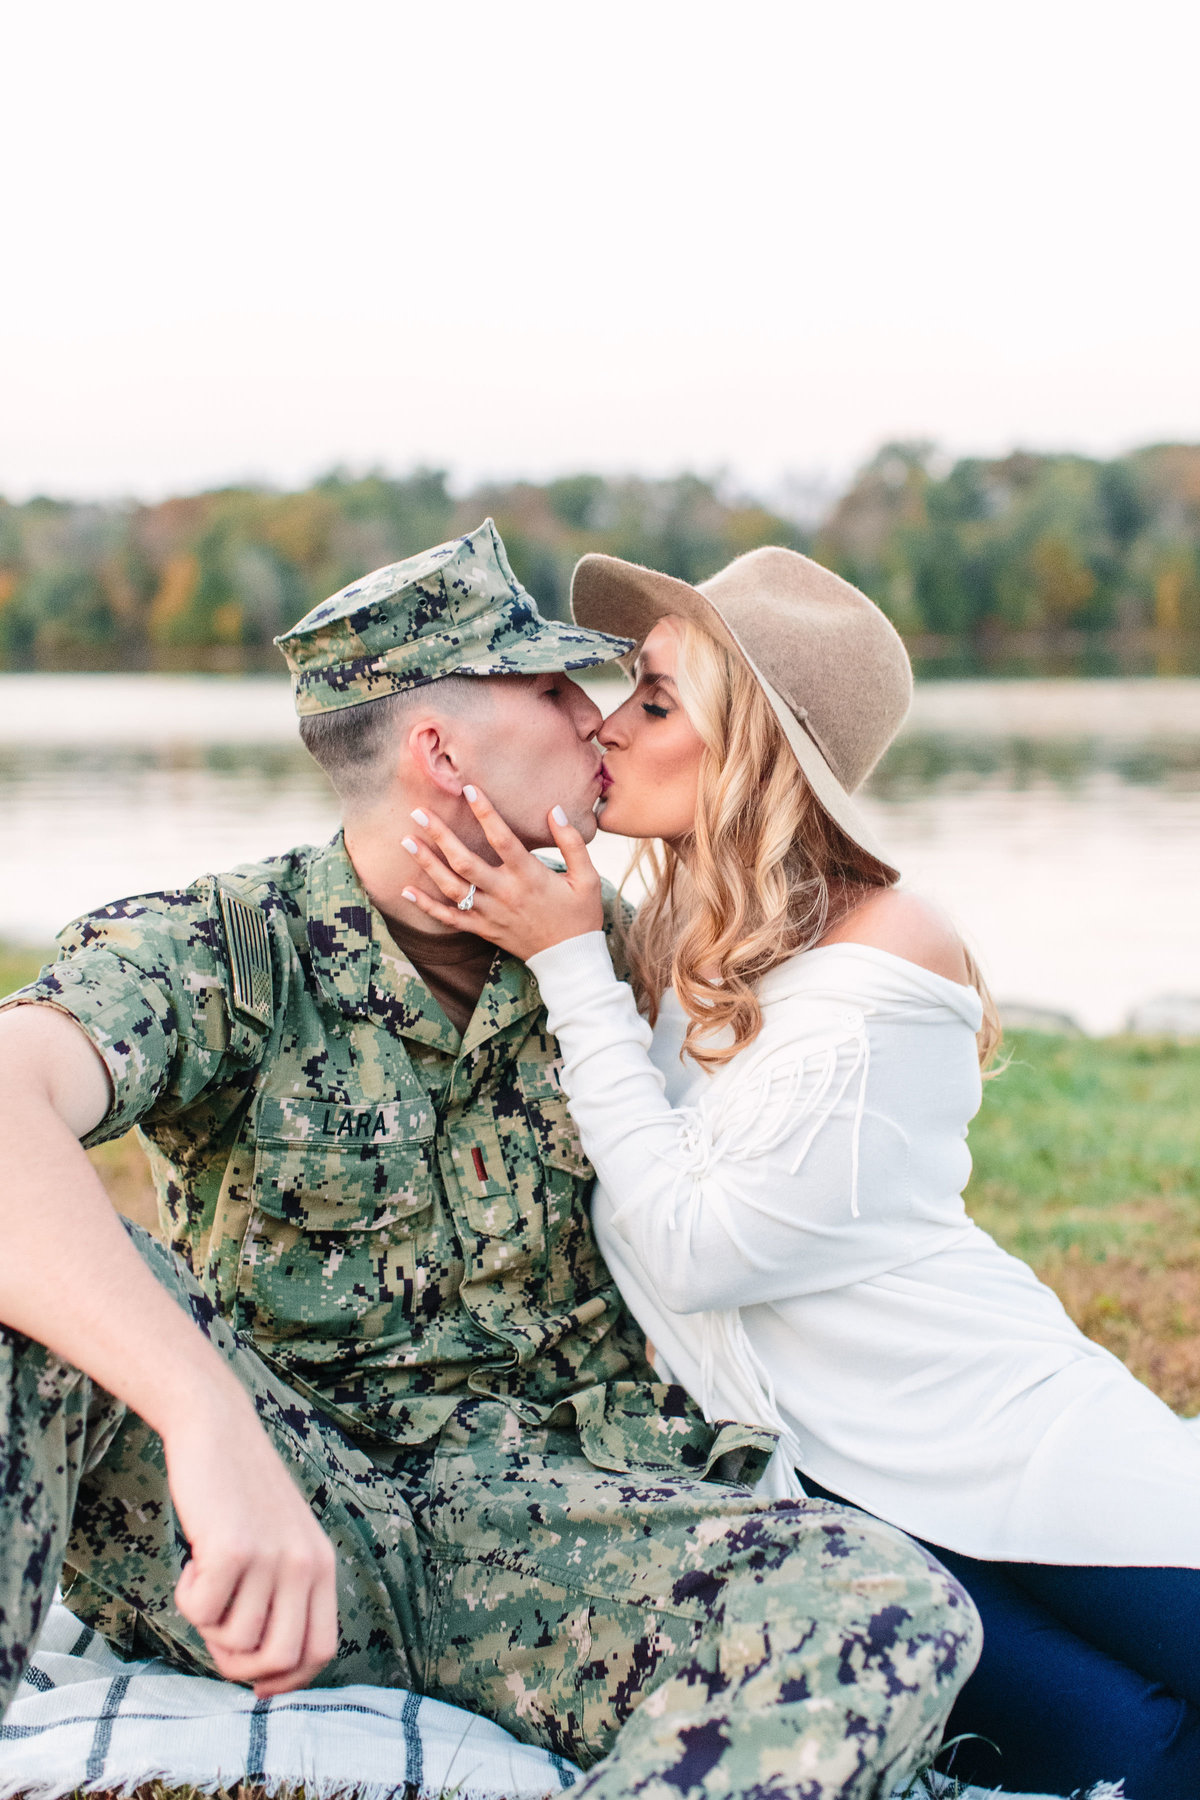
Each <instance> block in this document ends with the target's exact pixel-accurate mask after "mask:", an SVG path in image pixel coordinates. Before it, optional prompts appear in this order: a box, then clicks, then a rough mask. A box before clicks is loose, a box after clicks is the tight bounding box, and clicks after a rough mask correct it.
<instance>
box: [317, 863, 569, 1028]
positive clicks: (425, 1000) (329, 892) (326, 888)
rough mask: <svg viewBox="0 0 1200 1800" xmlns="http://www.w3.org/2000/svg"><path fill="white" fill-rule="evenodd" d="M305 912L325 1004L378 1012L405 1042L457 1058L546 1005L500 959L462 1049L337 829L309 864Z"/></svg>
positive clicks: (522, 971) (522, 970)
mask: <svg viewBox="0 0 1200 1800" xmlns="http://www.w3.org/2000/svg"><path fill="white" fill-rule="evenodd" d="M305 911H306V918H307V927H306V928H307V932H308V944H309V950H310V953H311V956H312V970H313V979H314V981H315V982H316V985H317V987H318V988H319V989H320V992H321V994H322V997H323V998H324V999H325V1001H326V1002H327V1004H329V1005H331V1006H333V1007H334V1008H336V1010H337V1011H339V1012H341V1013H344V1014H349V1015H354V1016H358V1017H362V1016H365V1015H366V1014H369V1013H373V1014H375V1016H376V1017H378V1018H380V1019H381V1020H382V1021H383V1022H385V1023H386V1025H387V1026H388V1028H389V1029H390V1030H393V1031H396V1032H398V1033H399V1034H400V1036H402V1037H407V1038H416V1039H417V1040H419V1041H420V1042H421V1043H423V1044H429V1045H431V1046H432V1047H433V1048H434V1049H435V1050H443V1051H445V1052H446V1053H447V1054H448V1055H450V1056H454V1055H457V1054H460V1053H462V1052H466V1051H469V1050H473V1049H474V1048H475V1046H476V1045H477V1044H482V1043H483V1042H485V1041H486V1039H488V1038H490V1037H494V1036H495V1035H496V1033H497V1032H499V1031H503V1030H504V1029H505V1027H506V1026H508V1025H511V1024H513V1023H514V1022H515V1021H516V1020H517V1019H521V1018H524V1017H526V1015H527V1014H529V1013H531V1012H535V1011H536V1010H537V1008H538V1007H539V1006H540V1005H541V996H540V995H539V993H538V990H537V986H536V984H535V982H534V979H533V976H532V975H531V974H530V973H529V970H528V969H527V968H526V967H525V965H524V963H522V962H518V961H517V960H516V958H515V957H512V956H501V957H500V958H499V959H498V961H497V962H496V963H495V964H493V966H492V972H491V976H490V978H489V980H488V983H487V986H486V987H485V988H484V990H483V992H482V994H481V995H480V996H479V1002H478V1004H477V1006H476V1008H475V1011H474V1014H473V1015H472V1017H471V1020H470V1023H469V1024H468V1026H467V1030H466V1035H465V1037H464V1038H463V1039H462V1041H461V1043H460V1041H459V1036H458V1033H457V1031H456V1030H455V1029H454V1026H453V1025H452V1024H451V1022H450V1020H449V1019H448V1018H447V1017H446V1015H445V1013H444V1012H443V1011H442V1009H441V1007H440V1006H439V1005H438V1003H437V1001H436V1000H435V999H434V998H433V995H432V994H431V993H430V992H429V989H428V988H427V987H426V986H425V983H424V981H423V980H422V979H421V976H420V974H419V972H418V971H417V970H416V969H415V968H414V967H413V965H412V963H411V962H409V960H408V958H407V957H406V956H404V955H403V954H402V953H401V951H400V950H399V949H398V948H397V947H396V945H395V944H393V942H392V939H391V936H390V934H389V933H388V929H387V926H386V925H385V924H384V922H383V919H382V918H381V917H380V914H379V913H378V912H377V911H376V909H375V908H374V907H373V906H372V905H371V902H370V899H369V898H368V896H367V893H366V890H365V888H364V887H363V885H362V882H361V881H360V880H359V878H358V875H357V873H356V871H355V868H354V865H353V863H352V862H351V861H350V858H349V856H348V855H347V853H346V845H345V841H344V839H343V837H342V834H341V832H340V831H339V832H338V834H337V836H336V837H335V838H334V839H333V840H332V842H331V843H329V844H326V845H325V846H324V847H323V848H322V849H320V850H318V851H317V853H316V855H315V856H314V857H313V859H312V861H311V862H310V864H309V868H308V881H307V888H306V908H305Z"/></svg>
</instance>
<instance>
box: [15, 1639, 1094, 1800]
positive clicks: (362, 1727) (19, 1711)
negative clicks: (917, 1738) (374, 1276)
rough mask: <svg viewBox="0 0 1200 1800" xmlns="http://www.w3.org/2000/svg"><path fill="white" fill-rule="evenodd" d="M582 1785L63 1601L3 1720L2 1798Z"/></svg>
mask: <svg viewBox="0 0 1200 1800" xmlns="http://www.w3.org/2000/svg"><path fill="white" fill-rule="evenodd" d="M578 1778H579V1771H578V1770H577V1769H576V1768H574V1767H573V1765H572V1764H571V1763H568V1762H566V1761H564V1759H563V1758H562V1757H560V1756H553V1755H551V1754H550V1753H549V1752H547V1751H545V1750H535V1749H532V1748H531V1747H530V1746H529V1745H528V1744H522V1743H519V1742H518V1741H517V1739H516V1738H514V1737H510V1736H509V1734H508V1732H506V1731H502V1730H501V1728H500V1726H498V1725H493V1724H492V1723H491V1722H490V1721H489V1720H487V1719H480V1718H477V1717H475V1716H474V1714H472V1713H466V1712H461V1711H460V1710H459V1709H458V1708H457V1707H454V1706H445V1705H443V1703H442V1702H441V1701H439V1700H427V1699H423V1698H422V1697H421V1696H420V1695H419V1694H412V1693H407V1692H405V1691H404V1690H403V1689H399V1688H376V1687H346V1688H309V1689H307V1690H305V1691H304V1692H301V1693H292V1694H279V1695H277V1696H276V1697H275V1698H274V1699H272V1700H256V1699H255V1698H254V1695H253V1694H252V1693H251V1692H250V1691H249V1690H248V1689H247V1688H241V1687H234V1686H233V1685H232V1683H229V1682H225V1681H205V1680H202V1679H200V1678H199V1677H197V1676H193V1675H180V1674H178V1673H177V1672H176V1671H175V1670H173V1669H170V1668H168V1667H167V1665H166V1664H165V1663H160V1662H137V1663H127V1662H122V1660H121V1658H120V1657H119V1656H117V1655H116V1654H115V1652H114V1651H112V1650H110V1649H109V1647H108V1645H107V1644H106V1643H105V1642H104V1640H103V1639H102V1638H99V1637H97V1636H96V1634H95V1632H93V1631H91V1630H89V1629H88V1627H87V1626H86V1625H81V1624H80V1623H79V1620H78V1619H76V1618H74V1617H73V1616H72V1615H71V1613H69V1612H68V1611H67V1609H66V1607H65V1606H61V1605H58V1606H55V1607H54V1608H53V1610H52V1611H51V1613H50V1616H49V1618H48V1619H47V1621H46V1626H45V1629H44V1631H43V1632H42V1636H41V1639H40V1641H39V1644H38V1653H37V1656H36V1657H35V1658H34V1661H33V1664H32V1666H31V1667H30V1668H29V1670H28V1671H27V1673H26V1675H25V1679H24V1681H23V1682H22V1684H21V1689H20V1692H19V1694H18V1697H17V1698H16V1700H14V1702H13V1704H12V1706H11V1707H10V1708H9V1711H8V1714H7V1717H6V1718H5V1719H4V1721H3V1723H2V1724H0V1800H11V1797H12V1796H16V1795H28V1796H30V1797H31V1800H58V1796H62V1795H67V1794H71V1793H73V1792H74V1791H75V1790H76V1789H77V1788H94V1789H98V1790H99V1789H104V1790H116V1791H118V1792H120V1791H121V1790H128V1789H130V1788H133V1787H135V1786H138V1785H139V1784H140V1783H142V1782H145V1781H150V1780H153V1779H159V1780H162V1781H165V1782H167V1783H169V1784H170V1785H171V1786H172V1787H187V1786H193V1787H197V1788H201V1789H209V1790H211V1789H213V1788H215V1787H218V1786H223V1787H230V1788H231V1787H234V1786H235V1785H236V1784H237V1783H238V1782H239V1781H252V1782H256V1783H259V1784H261V1785H262V1786H263V1787H265V1788H266V1789H268V1790H269V1791H274V1790H275V1789H276V1788H279V1787H285V1786H286V1787H295V1786H298V1785H299V1784H300V1783H303V1784H304V1786H305V1788H306V1789H307V1790H308V1794H309V1795H310V1796H319V1795H322V1794H329V1795H332V1794H333V1793H335V1792H343V1791H344V1790H346V1789H353V1790H355V1792H356V1794H358V1795H360V1796H361V1797H362V1800H391V1797H392V1796H395V1797H396V1800H399V1797H400V1796H401V1795H403V1796H404V1800H417V1797H420V1800H438V1796H440V1795H443V1794H447V1793H453V1794H454V1795H455V1800H500V1797H501V1796H503V1800H535V1797H537V1800H540V1797H541V1796H548V1795H554V1794H558V1793H561V1792H562V1790H563V1789H564V1788H569V1787H572V1786H574V1784H575V1782H576V1781H577V1780H578ZM951 1793H954V1794H955V1795H956V1800H989V1797H988V1796H986V1795H985V1794H984V1793H983V1791H982V1790H981V1789H978V1788H972V1789H969V1790H967V1791H966V1792H962V1791H961V1790H956V1789H955V1788H954V1786H953V1784H950V1783H946V1784H942V1783H940V1782H937V1780H936V1778H934V1784H933V1786H932V1787H922V1788H920V1789H918V1791H917V1794H916V1795H914V1797H913V1800H922V1796H923V1797H924V1800H937V1796H938V1795H939V1794H944V1795H946V1796H948V1795H949V1794H951ZM1120 1795H1121V1789H1120V1786H1119V1785H1118V1786H1117V1787H1115V1788H1113V1787H1109V1786H1107V1785H1105V1786H1103V1787H1101V1788H1097V1789H1096V1790H1095V1792H1094V1794H1093V1796H1092V1800H1120ZM896 1800H899V1797H898V1796H897V1797H896ZM1014 1800H1035V1797H1034V1796H1029V1795H1026V1796H1015V1797H1014ZM1041 1800H1046V1797H1045V1796H1043V1797H1041Z"/></svg>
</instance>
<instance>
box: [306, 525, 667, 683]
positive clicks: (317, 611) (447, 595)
mask: <svg viewBox="0 0 1200 1800" xmlns="http://www.w3.org/2000/svg"><path fill="white" fill-rule="evenodd" d="M275 642H276V643H277V644H278V646H279V648H280V649H281V650H282V651H283V654H284V656H285V657H286V658H287V664H288V667H289V668H290V669H291V671H292V692H293V694H294V695H295V700H296V711H297V712H298V713H299V714H300V715H301V717H303V716H304V715H305V714H308V713H319V712H336V711H338V710H339V709H340V708H341V707H343V706H359V705H361V703H362V702H363V701H364V700H378V699H379V698H381V696H383V695H385V694H400V693H403V692H404V690H405V689H406V688H414V687H423V686H425V685H426V684H427V683H428V682H430V681H437V680H438V679H439V678H440V677H441V676H443V675H538V674H542V673H544V672H547V671H554V670H557V669H563V670H566V669H587V668H591V667H593V666H594V665H595V664H597V663H606V662H614V661H615V660H616V658H617V657H619V656H624V655H625V654H626V652H627V651H629V650H632V648H633V645H632V643H631V642H630V641H629V639H627V638H617V637H608V636H607V635H606V634H605V633H604V632H600V631H585V630H584V629H583V628H582V626H579V625H563V624H560V623H559V622H558V620H556V619H543V617H542V615H541V614H540V613H539V611H538V609H537V606H536V604H535V602H534V600H533V598H532V596H531V595H529V594H527V593H526V591H525V589H524V588H523V587H522V586H521V584H520V582H519V581H518V580H517V578H516V576H515V575H514V574H513V572H512V570H511V568H510V567H509V563H508V557H507V556H506V555H505V552H504V545H503V544H502V543H501V541H500V534H499V532H498V531H497V530H496V527H495V525H493V523H492V521H491V520H490V519H485V520H484V521H483V524H482V525H481V526H480V527H479V529H478V530H477V531H472V532H469V533H468V534H467V536H466V537H461V538H453V539H451V541H450V542H449V543H448V544H438V545H437V547H436V548H435V549H433V550H422V551H421V553H420V555H418V556H410V557H409V558H408V560H407V561H406V562H398V563H389V564H388V566H387V568H385V569H376V570H375V572H374V574H372V575H364V576H362V578H361V579H360V580H358V581H352V582H351V583H350V586H349V587H344V588H343V589H342V590H341V592H340V593H339V594H334V595H332V597H331V598H330V599H328V600H322V602H321V604H320V605H319V606H314V608H313V610H312V611H311V612H310V613H307V614H306V615H305V617H304V618H303V619H301V621H300V623H299V624H298V625H293V626H292V629H291V630H290V631H285V632H284V634H283V636H282V637H277V638H276V639H275Z"/></svg>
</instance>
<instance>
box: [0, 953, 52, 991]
mask: <svg viewBox="0 0 1200 1800" xmlns="http://www.w3.org/2000/svg"><path fill="white" fill-rule="evenodd" d="M53 954H54V951H53V950H52V949H48V950H29V949H26V948H25V947H24V946H22V945H16V944H0V996H3V995H4V994H11V993H12V991H13V989H14V988H19V987H24V986H25V983H26V982H27V981H32V980H33V978H34V976H35V975H36V974H37V972H38V970H39V969H40V968H41V967H42V964H43V963H45V962H47V961H48V960H49V958H50V957H51V956H53Z"/></svg>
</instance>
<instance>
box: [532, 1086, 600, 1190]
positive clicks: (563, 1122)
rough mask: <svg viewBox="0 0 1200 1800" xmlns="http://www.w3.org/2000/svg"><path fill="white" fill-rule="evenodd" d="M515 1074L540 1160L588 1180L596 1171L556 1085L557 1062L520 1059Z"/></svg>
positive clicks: (577, 1177)
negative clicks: (585, 1152)
mask: <svg viewBox="0 0 1200 1800" xmlns="http://www.w3.org/2000/svg"><path fill="white" fill-rule="evenodd" d="M517 1077H518V1080H519V1082H520V1087H521V1098H522V1100H523V1101H524V1103H525V1112H526V1116H527V1117H528V1119H529V1128H530V1131H531V1133H532V1136H533V1141H534V1142H535V1144H536V1145H537V1151H538V1155H539V1156H540V1158H541V1160H542V1162H543V1163H545V1165H546V1167H547V1168H550V1169H558V1170H559V1171H560V1172H561V1173H562V1174H564V1175H571V1176H574V1178H575V1179H576V1181H591V1180H592V1179H593V1178H594V1176H595V1173H596V1171H595V1169H594V1168H593V1167H592V1165H591V1163H590V1162H589V1161H588V1159H587V1157H586V1155H585V1154H584V1149H583V1145H582V1143H581V1142H580V1138H579V1127H578V1126H577V1125H576V1123H575V1121H574V1119H573V1118H572V1117H571V1109H570V1107H569V1106H568V1104H567V1096H566V1095H565V1094H564V1093H563V1091H562V1088H561V1086H560V1085H559V1081H558V1065H557V1063H555V1062H548V1061H545V1060H541V1059H535V1060H530V1061H522V1062H521V1063H520V1065H519V1067H518V1071H517Z"/></svg>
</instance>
